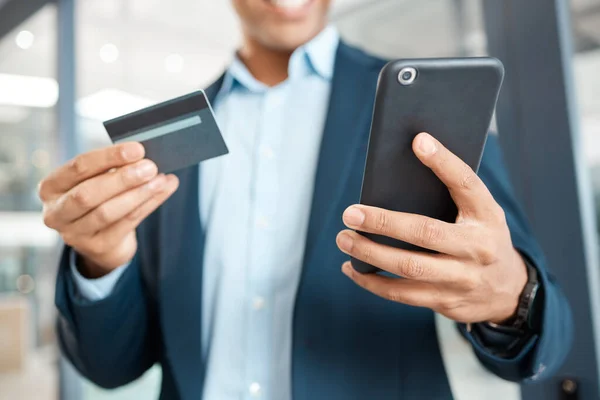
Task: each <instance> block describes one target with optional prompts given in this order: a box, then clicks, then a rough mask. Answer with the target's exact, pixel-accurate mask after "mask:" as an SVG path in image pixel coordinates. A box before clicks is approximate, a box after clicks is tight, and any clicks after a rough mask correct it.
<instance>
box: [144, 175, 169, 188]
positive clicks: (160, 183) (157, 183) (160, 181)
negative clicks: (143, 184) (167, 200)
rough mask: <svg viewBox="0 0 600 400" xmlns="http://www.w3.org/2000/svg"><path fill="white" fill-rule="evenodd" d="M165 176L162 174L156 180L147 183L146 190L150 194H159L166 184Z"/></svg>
mask: <svg viewBox="0 0 600 400" xmlns="http://www.w3.org/2000/svg"><path fill="white" fill-rule="evenodd" d="M166 181H167V180H166V179H165V176H164V175H163V174H160V175H158V176H157V177H156V178H154V179H152V180H151V181H150V182H148V189H149V190H151V191H152V192H159V191H161V190H162V189H163V188H164V187H165V183H166Z"/></svg>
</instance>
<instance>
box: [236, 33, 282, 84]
mask: <svg viewBox="0 0 600 400" xmlns="http://www.w3.org/2000/svg"><path fill="white" fill-rule="evenodd" d="M291 55H292V51H278V50H273V49H268V48H266V47H265V46H263V45H261V44H260V43H258V42H257V41H255V40H254V39H252V38H248V37H247V38H245V40H244V45H243V46H242V48H241V49H240V51H239V52H238V57H239V58H240V60H242V62H243V63H244V64H245V65H246V68H248V71H250V73H251V74H252V76H254V78H256V80H258V81H260V82H262V83H264V84H265V85H267V86H275V85H277V84H279V83H281V82H283V81H285V80H286V79H287V77H288V64H289V62H290V56H291Z"/></svg>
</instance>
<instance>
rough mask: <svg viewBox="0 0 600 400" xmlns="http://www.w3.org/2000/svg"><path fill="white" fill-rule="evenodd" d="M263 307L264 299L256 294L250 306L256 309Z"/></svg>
mask: <svg viewBox="0 0 600 400" xmlns="http://www.w3.org/2000/svg"><path fill="white" fill-rule="evenodd" d="M264 307H265V299H263V298H262V297H260V296H256V297H255V298H254V300H252V308H254V309H255V310H256V311H258V310H262V309H263V308H264Z"/></svg>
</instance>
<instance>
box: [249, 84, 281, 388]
mask: <svg viewBox="0 0 600 400" xmlns="http://www.w3.org/2000/svg"><path fill="white" fill-rule="evenodd" d="M284 96H285V86H284V85H280V86H277V87H275V88H271V89H269V90H267V91H265V93H264V95H263V99H262V107H261V110H260V122H259V127H258V134H257V136H256V142H255V145H254V149H253V150H254V163H253V164H254V179H253V181H254V182H253V185H252V196H251V198H252V204H251V207H250V222H251V224H250V225H251V227H250V234H249V236H248V239H249V249H250V251H249V257H248V258H249V259H248V285H247V288H248V290H247V295H248V299H247V302H246V307H247V309H248V318H246V323H247V335H246V338H247V339H246V340H247V347H246V348H247V358H246V382H247V388H248V391H247V396H245V398H246V399H248V400H251V399H257V398H260V399H268V398H269V392H270V387H271V385H272V382H271V380H270V368H269V365H270V362H269V361H270V359H271V358H272V354H271V353H272V343H273V340H274V338H273V337H272V329H271V324H272V323H273V321H272V320H273V306H274V297H275V293H274V288H273V286H272V285H271V284H270V281H271V279H270V277H271V276H272V275H273V273H274V268H277V265H276V262H275V259H274V257H275V255H276V251H275V249H273V245H274V243H276V240H275V235H277V230H278V225H277V210H278V209H279V207H280V206H281V205H280V204H278V199H279V184H278V182H279V175H278V170H279V168H278V167H277V162H278V157H277V149H278V148H279V143H280V140H281V136H282V135H284V134H285V133H284V132H282V131H281V130H282V129H283V118H284V117H283V115H282V104H283V101H284Z"/></svg>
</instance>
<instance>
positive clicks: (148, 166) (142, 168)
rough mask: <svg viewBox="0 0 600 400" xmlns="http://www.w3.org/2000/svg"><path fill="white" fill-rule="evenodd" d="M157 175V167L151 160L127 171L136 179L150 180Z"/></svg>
mask: <svg viewBox="0 0 600 400" xmlns="http://www.w3.org/2000/svg"><path fill="white" fill-rule="evenodd" d="M155 173H156V167H155V166H154V163H153V162H152V161H150V160H144V161H142V162H141V163H139V164H137V165H135V166H132V167H130V168H129V170H128V171H127V174H128V175H129V176H132V177H135V178H149V177H151V176H152V175H154V174H155Z"/></svg>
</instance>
